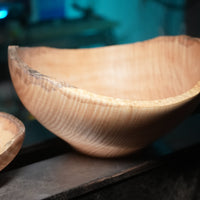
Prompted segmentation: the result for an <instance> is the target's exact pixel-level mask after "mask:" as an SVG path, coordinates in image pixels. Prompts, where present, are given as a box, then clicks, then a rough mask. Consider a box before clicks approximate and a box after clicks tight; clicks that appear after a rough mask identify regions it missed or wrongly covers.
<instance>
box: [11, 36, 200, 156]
mask: <svg viewBox="0 0 200 200" xmlns="http://www.w3.org/2000/svg"><path fill="white" fill-rule="evenodd" d="M9 68H10V74H11V77H12V81H13V84H14V87H15V89H16V91H17V94H18V96H19V97H20V99H21V101H22V102H23V104H24V105H25V107H26V108H27V109H28V110H29V111H30V112H31V113H32V114H33V115H34V116H35V118H36V119H37V120H38V121H39V122H40V123H41V124H43V125H44V126H45V127H46V128H47V129H49V130H50V131H52V132H53V133H55V134H56V135H57V136H59V137H60V138H62V139H63V140H65V141H67V142H68V143H69V144H71V145H72V146H73V147H74V148H76V149H77V150H79V151H81V152H84V153H86V154H89V155H94V156H102V157H113V156H121V155H126V154H129V153H131V152H134V151H137V150H139V149H141V148H143V147H145V146H146V145H148V144H150V143H151V142H153V141H154V140H156V139H157V138H158V137H160V136H162V135H163V134H165V133H167V132H168V131H169V130H170V129H172V128H173V127H174V126H176V125H177V124H178V123H180V122H181V121H182V120H183V119H184V118H185V117H186V116H188V115H189V114H190V113H191V112H192V111H193V110H194V109H195V107H196V106H197V105H198V104H199V102H200V41H199V40H198V39H195V38H189V37H187V36H177V37H158V38H156V39H152V40H149V41H145V42H139V43H135V44H127V45H116V46H110V47H102V48H93V49H76V50H75V49H55V48H48V47H32V48H27V47H18V46H10V47H9ZM180 139H181V138H180Z"/></svg>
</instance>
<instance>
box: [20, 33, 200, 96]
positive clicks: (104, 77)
mask: <svg viewBox="0 0 200 200" xmlns="http://www.w3.org/2000/svg"><path fill="white" fill-rule="evenodd" d="M199 54H200V42H199V41H198V40H197V39H192V38H189V37H185V36H180V37H159V38H156V39H152V40H149V41H146V42H141V43H135V44H127V45H116V46H110V47H102V48H93V49H76V50H75V49H54V48H47V47H32V48H27V47H26V48H25V47H24V48H18V55H19V57H20V58H21V59H22V61H23V62H24V63H26V64H27V65H28V66H29V67H31V68H32V69H34V70H37V71H38V72H40V73H41V74H44V75H47V76H49V77H52V78H54V79H56V80H57V81H65V82H67V83H69V84H70V85H73V86H75V87H78V88H81V89H85V90H88V91H90V92H94V93H96V94H100V95H105V96H110V97H115V98H122V99H130V100H155V99H163V98H168V97H173V96H177V95H180V94H182V93H184V92H186V91H187V90H189V89H191V88H192V87H193V86H194V85H195V84H196V83H197V82H198V81H199V80H200V66H199V63H200V55H199Z"/></svg>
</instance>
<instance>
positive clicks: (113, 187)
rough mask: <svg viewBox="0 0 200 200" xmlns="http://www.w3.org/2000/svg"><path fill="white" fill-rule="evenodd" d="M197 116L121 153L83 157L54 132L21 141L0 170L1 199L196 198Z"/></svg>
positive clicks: (199, 144)
mask: <svg viewBox="0 0 200 200" xmlns="http://www.w3.org/2000/svg"><path fill="white" fill-rule="evenodd" d="M199 117H200V115H199V114H195V115H193V116H191V117H190V118H188V119H187V120H186V121H185V122H184V123H183V124H181V125H180V126H179V127H178V128H177V129H176V130H174V131H173V132H172V133H170V134H168V135H166V136H165V137H163V138H161V139H160V140H158V141H156V142H155V143H154V144H152V145H151V146H149V147H148V148H146V149H144V150H143V151H141V152H138V153H136V154H133V155H131V156H129V157H124V158H118V159H100V158H92V157H88V156H85V155H82V154H79V153H76V152H75V151H74V150H73V149H71V148H70V147H69V146H68V145H67V144H66V143H65V142H63V141H61V140H60V139H57V138H53V139H51V140H48V141H46V142H45V141H44V142H43V143H39V144H36V145H32V146H30V147H26V148H24V149H22V151H21V153H20V154H19V155H18V156H17V158H16V159H15V160H14V161H13V163H11V165H10V166H8V167H7V168H6V169H5V170H3V171H2V172H1V173H0V199H1V200H18V199H20V200H23V199H26V200H27V199H30V200H31V199H51V200H53V199H81V200H86V199H87V200H88V199H102V200H103V199H111V200H112V199H133V198H134V199H138V200H139V199H164V200H165V199H167V198H168V199H175V198H174V196H175V197H177V198H176V199H181V200H183V199H184V198H181V194H184V195H186V197H188V198H186V199H187V200H189V199H191V200H193V199H198V197H199V195H200V194H199V192H198V191H200V190H199V188H200V183H199V181H198V179H197V178H198V177H199V175H200V160H199V156H198V155H199V153H200V134H199V132H200V124H199V119H200V118H199ZM191 127H193V129H192V128H191ZM176 184H180V185H176ZM184 187H185V189H184ZM187 189H188V191H187ZM182 190H183V191H182ZM149 195H150V196H149ZM190 197H191V198H190ZM193 197H195V198H193Z"/></svg>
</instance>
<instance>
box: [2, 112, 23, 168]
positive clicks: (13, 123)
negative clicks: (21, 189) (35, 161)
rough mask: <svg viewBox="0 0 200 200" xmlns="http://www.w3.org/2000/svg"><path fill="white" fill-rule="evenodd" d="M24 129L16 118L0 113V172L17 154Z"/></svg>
mask: <svg viewBox="0 0 200 200" xmlns="http://www.w3.org/2000/svg"><path fill="white" fill-rule="evenodd" d="M24 133H25V127H24V125H23V123H22V122H21V121H20V120H18V119H17V118H16V117H14V116H12V115H10V114H7V113H3V112H0V171H1V170H2V169H3V168H5V167H6V166H7V165H8V164H9V163H10V162H11V161H12V160H13V159H14V158H15V156H16V155H17V153H18V152H19V150H20V148H21V146H22V143H23V140H24Z"/></svg>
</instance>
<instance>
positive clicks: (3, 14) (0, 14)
mask: <svg viewBox="0 0 200 200" xmlns="http://www.w3.org/2000/svg"><path fill="white" fill-rule="evenodd" d="M7 16H8V10H6V9H0V19H4V18H6V17H7Z"/></svg>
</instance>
